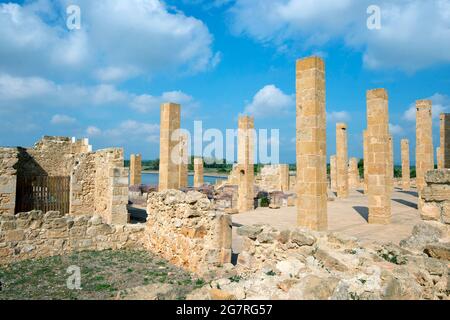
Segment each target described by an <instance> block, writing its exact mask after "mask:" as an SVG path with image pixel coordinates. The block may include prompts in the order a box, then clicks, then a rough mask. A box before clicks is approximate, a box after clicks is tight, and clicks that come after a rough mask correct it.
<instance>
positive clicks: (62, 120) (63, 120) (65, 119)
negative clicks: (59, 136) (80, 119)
mask: <svg viewBox="0 0 450 320" xmlns="http://www.w3.org/2000/svg"><path fill="white" fill-rule="evenodd" d="M76 121H77V120H76V119H75V118H73V117H70V116H67V115H64V114H55V115H54V116H53V117H52V119H51V121H50V122H51V123H52V124H72V123H75V122H76Z"/></svg>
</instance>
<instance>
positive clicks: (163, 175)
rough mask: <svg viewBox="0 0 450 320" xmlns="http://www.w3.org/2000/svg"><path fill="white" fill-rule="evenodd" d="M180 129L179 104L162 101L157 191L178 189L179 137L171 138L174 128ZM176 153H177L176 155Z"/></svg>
mask: <svg viewBox="0 0 450 320" xmlns="http://www.w3.org/2000/svg"><path fill="white" fill-rule="evenodd" d="M179 129H180V105H179V104H175V103H163V104H162V105H161V124H160V138H159V139H160V143H159V188H158V190H159V191H163V190H167V189H178V188H179V187H180V186H179V152H178V151H177V152H174V150H176V147H178V144H179V139H176V140H175V139H172V134H173V132H174V131H175V130H179ZM177 154H178V155H177Z"/></svg>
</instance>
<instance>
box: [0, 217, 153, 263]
mask: <svg viewBox="0 0 450 320" xmlns="http://www.w3.org/2000/svg"><path fill="white" fill-rule="evenodd" d="M143 230H144V226H143V225H126V226H123V225H111V224H106V223H103V222H102V219H101V217H100V216H77V217H72V216H69V215H61V214H60V213H59V212H57V211H49V212H47V213H43V212H42V211H31V212H26V213H19V214H17V215H9V214H7V215H0V264H8V263H11V262H15V261H19V260H24V259H34V258H40V257H48V256H54V255H62V254H66V253H69V252H72V251H83V250H105V249H121V248H135V249H141V248H142V243H143V241H142V240H143Z"/></svg>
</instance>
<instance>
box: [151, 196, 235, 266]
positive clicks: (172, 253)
mask: <svg viewBox="0 0 450 320" xmlns="http://www.w3.org/2000/svg"><path fill="white" fill-rule="evenodd" d="M147 213H148V218H147V224H146V231H145V233H146V235H147V237H146V243H145V246H146V247H147V248H148V249H149V250H150V251H153V252H155V253H156V254H159V255H160V256H162V257H163V258H165V259H167V260H169V261H170V262H172V263H174V264H175V265H178V266H180V267H183V268H185V269H188V270H190V271H193V272H196V273H201V272H207V271H208V270H209V269H210V268H211V267H213V266H219V265H222V264H225V263H230V262H231V217H230V216H229V215H227V214H224V213H222V212H219V211H214V210H213V206H212V204H211V202H210V201H209V200H208V198H207V197H206V195H204V194H202V193H200V192H196V191H189V192H188V193H184V192H182V191H179V190H167V191H163V192H154V193H151V194H149V197H148V204H147Z"/></svg>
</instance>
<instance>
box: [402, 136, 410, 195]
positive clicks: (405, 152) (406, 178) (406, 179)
mask: <svg viewBox="0 0 450 320" xmlns="http://www.w3.org/2000/svg"><path fill="white" fill-rule="evenodd" d="M401 148H402V149H401V152H402V189H403V191H409V189H410V188H411V178H410V177H411V173H410V166H411V165H410V161H409V140H408V139H402V141H401Z"/></svg>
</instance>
